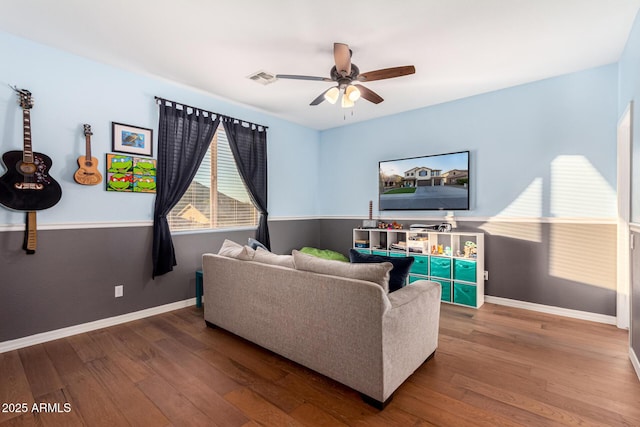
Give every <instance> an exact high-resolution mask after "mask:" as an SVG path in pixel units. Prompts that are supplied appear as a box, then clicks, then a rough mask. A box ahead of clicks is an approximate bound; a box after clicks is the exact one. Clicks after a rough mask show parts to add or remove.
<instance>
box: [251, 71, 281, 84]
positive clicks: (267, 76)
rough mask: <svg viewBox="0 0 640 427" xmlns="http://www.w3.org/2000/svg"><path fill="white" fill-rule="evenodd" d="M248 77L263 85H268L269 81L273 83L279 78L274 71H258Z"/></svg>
mask: <svg viewBox="0 0 640 427" xmlns="http://www.w3.org/2000/svg"><path fill="white" fill-rule="evenodd" d="M247 77H248V78H249V79H251V80H253V81H254V82H257V83H260V84H261V85H268V84H269V83H273V82H275V81H276V80H278V79H276V76H275V75H274V74H273V73H269V72H267V71H257V72H255V73H253V74H251V75H249V76H247Z"/></svg>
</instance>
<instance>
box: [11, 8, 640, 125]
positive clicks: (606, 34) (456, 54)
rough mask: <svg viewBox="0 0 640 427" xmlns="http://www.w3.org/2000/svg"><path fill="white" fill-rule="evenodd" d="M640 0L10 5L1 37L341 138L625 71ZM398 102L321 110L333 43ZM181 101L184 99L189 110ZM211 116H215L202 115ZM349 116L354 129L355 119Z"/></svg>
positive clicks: (386, 95)
mask: <svg viewBox="0 0 640 427" xmlns="http://www.w3.org/2000/svg"><path fill="white" fill-rule="evenodd" d="M639 7H640V0H615V1H613V0H402V1H395V2H392V1H389V0H385V1H382V0H350V1H345V0H323V1H315V0H271V1H257V0H235V1H234V0H229V1H216V0H100V1H99V0H55V1H51V0H3V1H2V5H1V7H0V31H5V32H8V33H13V34H16V35H18V36H21V37H24V38H27V39H31V40H34V41H37V42H40V43H43V44H47V45H50V46H53V47H57V48H60V49H63V50H66V51H69V52H72V53H75V54H78V55H81V56H84V57H87V58H91V59H94V60H97V61H100V62H103V63H107V64H111V65H115V66H118V67H121V68H125V69H128V70H131V71H135V72H141V73H145V74H151V75H155V76H160V77H162V78H166V79H170V80H173V81H176V82H179V83H182V84H184V85H187V86H190V87H193V88H197V89H199V90H202V91H205V92H207V93H210V94H213V95H216V96H220V97H223V98H226V99H230V100H233V101H235V102H238V103H242V104H246V105H249V106H252V107H255V108H257V109H260V110H263V111H266V112H268V113H270V114H274V115H276V116H278V117H282V118H285V119H288V120H291V121H293V122H296V123H299V124H302V125H305V126H308V127H311V128H315V129H327V128H332V127H336V126H341V125H344V124H348V123H353V122H355V121H362V120H367V119H371V118H375V117H381V116H386V115H390V114H394V113H399V112H403V111H407V110H412V109H416V108H420V107H425V106H429V105H434V104H438V103H442V102H446V101H450V100H454V99H459V98H463V97H467V96H471V95H475V94H479V93H484V92H488V91H492V90H496V89H501V88H505V87H509V86H514V85H518V84H522V83H526V82H530V81H535V80H540V79H543V78H547V77H552V76H557V75H561V74H566V73H571V72H574V71H579V70H583V69H587V68H591V67H596V66H600V65H605V64H610V63H614V62H616V61H618V59H619V58H620V54H621V53H622V50H623V48H624V44H625V42H626V40H627V38H628V35H629V31H630V29H631V26H632V23H633V20H634V18H635V15H636V13H637V11H638V9H639ZM334 42H342V43H347V44H348V45H349V46H350V47H351V49H352V50H353V57H352V61H353V63H354V64H356V65H357V66H358V67H359V68H360V71H361V72H366V71H372V70H376V69H380V68H387V67H394V66H400V65H415V67H416V74H414V75H411V76H405V77H399V78H395V79H390V80H383V81H375V82H370V83H367V84H365V85H366V86H367V87H369V88H370V89H372V90H374V91H375V92H377V93H378V94H380V95H381V96H382V97H383V98H384V99H385V100H384V102H382V103H381V104H378V105H374V104H371V103H369V102H367V101H365V100H363V99H361V100H359V101H358V102H357V104H356V107H355V108H354V109H353V115H352V113H351V111H348V112H347V113H346V115H345V111H344V110H343V109H342V108H340V106H339V105H338V104H336V105H331V104H328V103H326V102H324V103H322V104H320V105H319V106H315V107H311V106H309V103H310V102H311V101H312V100H313V99H314V98H315V97H316V96H318V95H319V94H320V93H321V92H323V91H324V90H325V89H327V88H328V87H329V86H330V85H331V84H330V83H325V82H318V81H297V80H283V79H280V80H278V81H276V82H274V83H272V84H270V85H266V86H262V85H260V84H258V83H255V82H253V81H251V80H249V79H247V76H248V75H250V74H252V73H254V72H256V71H259V70H264V71H268V72H271V73H274V74H304V75H312V76H321V77H325V76H326V77H328V76H329V70H330V69H331V67H332V66H333V51H332V49H333V43H334ZM176 101H180V100H176ZM200 107H202V108H207V106H205V105H203V106H200ZM345 116H346V117H345Z"/></svg>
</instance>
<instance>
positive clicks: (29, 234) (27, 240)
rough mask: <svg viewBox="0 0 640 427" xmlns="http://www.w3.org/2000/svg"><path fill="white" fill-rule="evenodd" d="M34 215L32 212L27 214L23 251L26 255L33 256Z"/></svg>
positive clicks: (34, 245) (34, 239)
mask: <svg viewBox="0 0 640 427" xmlns="http://www.w3.org/2000/svg"><path fill="white" fill-rule="evenodd" d="M36 239H37V238H36V213H35V212H33V211H29V212H27V223H26V228H25V235H24V250H25V251H26V252H27V253H28V254H34V253H35V252H36V244H37V243H36V242H37V240H36Z"/></svg>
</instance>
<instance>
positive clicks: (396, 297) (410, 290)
mask: <svg viewBox="0 0 640 427" xmlns="http://www.w3.org/2000/svg"><path fill="white" fill-rule="evenodd" d="M434 285H435V286H434ZM425 292H427V297H428V296H429V294H432V295H431V297H432V298H434V297H435V293H437V294H438V295H437V300H438V301H440V296H441V295H440V293H441V292H442V289H441V287H440V284H439V283H438V282H431V281H429V280H416V281H415V282H413V283H411V284H410V285H408V286H404V287H402V288H400V289H398V290H397V291H395V292H391V293H390V294H389V295H388V297H389V302H390V303H391V309H392V310H393V309H394V308H397V307H401V306H403V305H405V304H409V303H412V302H413V301H414V300H415V299H416V298H418V297H419V296H420V295H421V294H423V293H425Z"/></svg>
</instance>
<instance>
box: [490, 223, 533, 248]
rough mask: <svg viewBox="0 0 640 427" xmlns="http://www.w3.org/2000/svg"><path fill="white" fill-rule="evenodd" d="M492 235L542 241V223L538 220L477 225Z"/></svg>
mask: <svg viewBox="0 0 640 427" xmlns="http://www.w3.org/2000/svg"><path fill="white" fill-rule="evenodd" d="M478 228H480V229H481V230H484V232H485V233H488V234H491V235H493V236H504V237H509V238H511V239H520V240H528V241H530V242H538V243H540V242H542V224H541V223H540V222H515V221H514V222H506V221H505V222H501V221H496V222H486V223H484V224H483V225H482V226H480V227H478Z"/></svg>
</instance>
